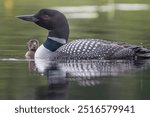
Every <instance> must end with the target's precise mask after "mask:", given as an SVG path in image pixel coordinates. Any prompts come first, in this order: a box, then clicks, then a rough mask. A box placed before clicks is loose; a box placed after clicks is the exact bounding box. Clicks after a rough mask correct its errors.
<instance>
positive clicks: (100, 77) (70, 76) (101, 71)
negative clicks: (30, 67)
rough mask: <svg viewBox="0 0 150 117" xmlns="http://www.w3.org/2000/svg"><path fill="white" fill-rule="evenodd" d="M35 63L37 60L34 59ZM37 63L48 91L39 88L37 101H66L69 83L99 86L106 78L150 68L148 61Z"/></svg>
mask: <svg viewBox="0 0 150 117" xmlns="http://www.w3.org/2000/svg"><path fill="white" fill-rule="evenodd" d="M32 62H34V61H32ZM37 62H38V59H36V63H37ZM39 62H40V66H38V67H39V68H37V69H39V70H40V71H39V72H40V73H41V74H42V75H44V76H46V77H47V82H48V89H47V91H45V90H44V91H41V89H42V88H40V91H38V99H66V96H67V95H68V90H69V89H68V86H69V83H70V82H77V84H78V85H79V86H83V87H91V86H96V85H101V82H102V81H104V80H105V79H106V80H107V78H109V79H110V78H115V77H117V76H122V75H125V74H126V73H127V74H128V73H131V72H132V73H136V72H137V71H141V70H145V69H147V68H149V66H150V62H149V60H147V61H146V60H143V61H129V60H117V61H116V60H113V61H110V60H103V61H97V60H92V61H90V60H88V61H86V60H78V61H74V60H66V61H59V62H58V61H57V62H56V61H55V62H54V61H47V60H45V61H44V60H43V61H42V62H43V64H41V60H40V61H39ZM45 64H46V66H45ZM42 65H43V66H42ZM41 67H42V70H43V71H41ZM42 92H44V93H42Z"/></svg>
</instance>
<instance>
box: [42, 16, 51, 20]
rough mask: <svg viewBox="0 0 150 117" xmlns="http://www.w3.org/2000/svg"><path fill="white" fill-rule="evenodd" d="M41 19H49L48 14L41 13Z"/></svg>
mask: <svg viewBox="0 0 150 117" xmlns="http://www.w3.org/2000/svg"><path fill="white" fill-rule="evenodd" d="M41 19H43V20H48V19H49V16H48V15H42V16H41Z"/></svg>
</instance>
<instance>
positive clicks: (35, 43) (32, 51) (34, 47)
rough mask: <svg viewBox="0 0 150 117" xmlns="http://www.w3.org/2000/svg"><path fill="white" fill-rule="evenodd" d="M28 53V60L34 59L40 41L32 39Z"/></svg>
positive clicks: (26, 55) (29, 42) (28, 43)
mask: <svg viewBox="0 0 150 117" xmlns="http://www.w3.org/2000/svg"><path fill="white" fill-rule="evenodd" d="M27 46H28V51H27V52H26V54H25V57H26V59H34V54H35V52H36V50H37V49H38V47H39V41H38V40H37V39H30V40H29V41H28V42H27Z"/></svg>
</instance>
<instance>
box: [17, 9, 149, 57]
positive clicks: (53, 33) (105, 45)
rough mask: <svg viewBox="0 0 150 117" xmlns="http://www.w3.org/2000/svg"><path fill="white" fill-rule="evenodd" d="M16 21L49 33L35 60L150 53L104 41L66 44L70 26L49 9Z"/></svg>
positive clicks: (86, 40) (80, 40)
mask: <svg viewBox="0 0 150 117" xmlns="http://www.w3.org/2000/svg"><path fill="white" fill-rule="evenodd" d="M17 18H19V19H22V20H25V21H29V22H34V23H35V24H37V25H39V26H41V27H43V28H45V29H47V30H48V31H49V33H48V37H47V40H46V41H45V42H44V43H43V44H42V45H41V46H40V47H39V48H38V49H37V51H36V53H35V59H37V58H40V59H49V58H54V59H56V58H57V59H58V58H59V59H63V58H65V59H76V60H79V59H98V60H114V59H115V60H118V59H132V60H135V59H145V58H150V50H148V49H146V48H143V47H142V46H136V45H130V44H124V43H117V42H111V41H105V40H100V39H79V40H75V41H71V42H68V43H67V41H68V36H69V25H68V22H67V19H66V17H65V16H64V15H63V13H61V12H59V11H57V10H52V9H41V10H40V11H38V12H37V13H36V14H34V15H22V16H17Z"/></svg>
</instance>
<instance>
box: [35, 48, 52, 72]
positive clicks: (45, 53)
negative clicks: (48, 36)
mask: <svg viewBox="0 0 150 117" xmlns="http://www.w3.org/2000/svg"><path fill="white" fill-rule="evenodd" d="M52 53H53V52H51V51H50V50H48V49H46V48H45V47H44V46H43V45H41V46H40V47H39V48H38V49H37V51H36V52H35V56H34V58H35V65H36V67H37V69H38V71H39V72H44V70H45V69H46V68H48V67H49V62H50V60H49V58H50V57H51V55H52Z"/></svg>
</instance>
